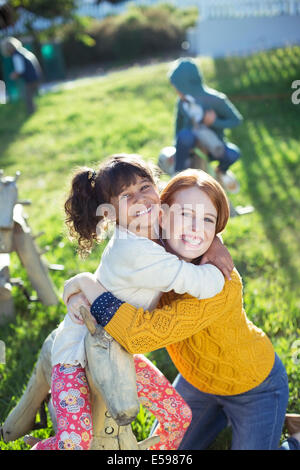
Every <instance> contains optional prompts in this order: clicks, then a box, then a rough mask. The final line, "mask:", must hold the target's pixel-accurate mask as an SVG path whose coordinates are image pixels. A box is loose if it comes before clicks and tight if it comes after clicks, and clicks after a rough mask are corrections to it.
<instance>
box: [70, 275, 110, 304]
mask: <svg viewBox="0 0 300 470" xmlns="http://www.w3.org/2000/svg"><path fill="white" fill-rule="evenodd" d="M78 292H81V293H83V294H84V295H85V297H86V298H87V300H88V301H89V303H90V304H91V305H92V303H93V302H94V300H96V298H97V297H99V295H101V294H103V293H104V292H107V290H106V289H105V287H103V286H102V284H101V283H100V282H99V281H98V280H97V279H96V277H95V276H94V275H93V274H91V273H81V274H77V275H76V276H74V277H72V278H71V279H69V280H68V281H67V282H66V283H65V287H64V293H63V301H64V302H65V304H66V305H67V303H68V299H69V298H70V296H71V295H73V294H76V293H78Z"/></svg>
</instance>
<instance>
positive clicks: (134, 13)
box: [62, 5, 197, 67]
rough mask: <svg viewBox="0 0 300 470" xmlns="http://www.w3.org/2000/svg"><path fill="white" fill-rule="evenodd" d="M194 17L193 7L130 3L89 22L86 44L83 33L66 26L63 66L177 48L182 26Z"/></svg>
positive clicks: (141, 55) (119, 58) (156, 52)
mask: <svg viewBox="0 0 300 470" xmlns="http://www.w3.org/2000/svg"><path fill="white" fill-rule="evenodd" d="M196 19H197V9H195V8H189V9H188V8H187V9H184V10H178V9H176V8H174V7H171V6H168V5H160V6H155V7H135V6H131V7H130V8H129V9H128V11H127V12H126V13H124V14H121V15H117V16H109V17H106V18H105V19H103V20H102V21H93V22H92V23H91V24H90V26H89V27H88V28H87V29H86V30H85V31H84V35H85V37H88V38H89V43H90V45H88V44H86V43H85V42H83V41H82V37H83V34H78V31H77V30H76V28H74V27H72V26H69V27H67V28H66V29H65V31H64V38H63V41H62V48H63V54H64V58H65V62H66V65H67V67H70V66H80V65H87V64H91V63H97V62H107V61H126V60H131V59H135V58H141V57H147V56H154V55H158V54H161V53H166V52H169V51H174V50H178V49H179V48H180V47H181V43H182V41H183V40H184V38H185V31H186V28H187V27H188V26H190V25H192V24H193V23H195V21H196Z"/></svg>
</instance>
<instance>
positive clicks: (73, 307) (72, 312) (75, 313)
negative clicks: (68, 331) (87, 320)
mask: <svg viewBox="0 0 300 470" xmlns="http://www.w3.org/2000/svg"><path fill="white" fill-rule="evenodd" d="M81 305H84V307H86V308H87V309H88V310H89V309H90V303H89V301H88V300H87V298H86V297H85V295H83V294H82V293H79V294H74V295H72V296H71V297H70V298H69V300H68V302H67V309H68V315H69V317H70V318H71V320H72V321H73V322H74V323H77V324H78V325H83V324H84V321H83V320H82V317H81V314H80V311H79V308H80V306H81ZM95 321H96V320H95Z"/></svg>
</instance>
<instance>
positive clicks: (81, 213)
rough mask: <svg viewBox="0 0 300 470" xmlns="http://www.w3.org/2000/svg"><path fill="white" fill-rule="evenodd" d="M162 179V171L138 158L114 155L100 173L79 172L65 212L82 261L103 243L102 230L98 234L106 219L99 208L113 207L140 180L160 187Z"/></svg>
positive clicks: (84, 169)
mask: <svg viewBox="0 0 300 470" xmlns="http://www.w3.org/2000/svg"><path fill="white" fill-rule="evenodd" d="M158 175H159V169H158V168H156V167H155V166H154V165H152V164H149V163H146V162H145V161H144V160H143V159H142V158H141V157H140V156H139V155H136V154H116V155H112V156H110V157H109V158H108V159H107V160H106V161H105V162H104V163H102V164H101V165H100V166H99V168H98V170H97V171H95V170H93V169H91V168H88V167H80V168H79V169H77V170H76V171H75V173H74V176H73V179H72V182H71V190H70V192H69V195H68V197H67V200H66V202H65V204H64V208H65V213H66V219H65V221H66V225H67V227H68V230H69V234H70V237H71V239H72V240H77V242H78V252H79V255H80V256H81V257H85V256H87V255H88V254H89V253H90V252H91V250H92V247H93V244H94V242H95V241H97V242H99V240H101V229H100V230H99V228H98V230H97V226H98V224H99V222H101V221H102V220H103V219H104V216H103V215H97V208H98V207H99V206H100V205H101V204H110V203H111V200H112V198H113V197H117V196H118V195H119V194H120V193H121V192H122V191H124V189H125V188H126V187H128V186H130V185H131V184H135V181H136V178H137V177H139V176H140V177H143V178H147V179H148V180H149V181H151V183H153V184H156V183H157V179H158ZM98 227H99V226H98Z"/></svg>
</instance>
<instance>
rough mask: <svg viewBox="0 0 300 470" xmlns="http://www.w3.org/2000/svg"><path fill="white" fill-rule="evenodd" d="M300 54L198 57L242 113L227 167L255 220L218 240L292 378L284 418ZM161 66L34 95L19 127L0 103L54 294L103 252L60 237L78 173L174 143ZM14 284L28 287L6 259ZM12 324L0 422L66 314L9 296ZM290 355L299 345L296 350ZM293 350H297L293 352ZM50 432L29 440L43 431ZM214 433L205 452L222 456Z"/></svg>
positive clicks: (295, 327)
mask: <svg viewBox="0 0 300 470" xmlns="http://www.w3.org/2000/svg"><path fill="white" fill-rule="evenodd" d="M299 59H300V48H299V47H293V48H287V49H279V50H275V51H269V52H262V53H258V54H255V55H253V56H251V57H248V58H227V59H222V60H221V59H219V60H216V61H213V60H211V59H208V58H207V59H206V58H205V59H202V60H199V64H201V67H202V70H203V73H204V77H205V79H206V81H207V83H208V84H209V86H211V87H212V88H217V89H219V90H221V91H223V92H225V93H226V94H227V95H228V96H229V97H230V99H231V100H232V101H233V102H234V104H235V105H236V106H237V107H238V109H239V110H240V111H241V113H242V114H243V116H244V122H243V124H242V125H241V126H239V127H238V128H236V129H233V130H232V131H229V132H228V139H231V140H232V141H234V142H235V143H236V144H237V145H239V147H240V148H241V149H242V158H241V160H240V161H239V162H237V163H236V164H235V166H234V171H235V173H236V175H237V177H238V179H239V181H240V183H241V191H240V193H239V194H236V195H234V196H232V197H231V200H232V202H233V203H234V204H235V205H237V204H241V205H246V204H252V205H253V206H254V207H255V212H254V213H252V214H249V215H245V216H243V217H240V218H234V219H231V220H230V222H229V224H228V227H227V229H226V232H225V234H224V240H225V243H226V244H227V246H228V247H229V249H230V251H231V253H232V256H233V258H234V261H235V264H236V266H237V268H238V269H239V271H240V273H241V275H242V277H243V281H244V302H245V308H246V311H247V314H248V316H249V318H250V319H251V320H253V321H254V322H255V323H256V325H257V326H259V327H261V328H263V329H264V331H265V332H266V333H267V334H268V335H269V337H270V338H271V340H272V342H273V344H274V347H275V349H276V351H277V353H278V354H279V355H280V357H281V358H282V360H283V362H284V364H285V366H286V368H287V372H288V374H289V379H290V400H289V408H288V409H289V411H291V412H300V397H299V388H298V383H299V380H300V368H299V365H297V364H296V362H297V361H295V360H294V359H295V350H294V349H293V343H294V342H295V340H297V339H299V336H300V314H299V311H300V299H299V295H298V290H299V289H298V285H299V281H300V257H299V248H300V237H299V233H300V217H299V216H300V189H299V188H300V186H299V179H300V167H299V163H298V162H299V156H300V150H299V112H300V105H298V106H297V105H293V104H292V102H291V95H292V91H293V90H292V89H291V83H292V82H293V81H294V80H296V79H299V78H300V66H299V63H300V60H299ZM168 67H169V63H162V64H159V65H151V66H145V67H138V66H136V67H132V68H130V69H128V70H126V71H121V72H120V71H119V72H114V73H111V74H109V75H107V76H104V77H102V78H99V79H95V80H91V81H89V82H85V83H84V84H83V85H82V86H80V87H76V88H74V89H70V90H63V91H58V92H56V93H51V94H47V95H43V96H40V97H39V99H38V112H37V113H36V114H35V115H33V116H32V117H31V118H30V119H26V116H25V113H24V109H23V107H22V105H20V104H19V103H14V104H8V105H5V106H3V105H2V106H1V107H0V146H1V147H0V151H1V155H0V159H1V160H0V161H1V165H0V166H1V167H2V168H4V170H5V173H6V174H10V175H11V174H13V173H14V172H15V171H17V170H20V171H21V173H22V174H21V177H20V179H19V195H20V198H22V199H26V198H29V199H31V200H32V205H31V206H30V207H28V208H27V209H26V211H27V213H28V214H29V222H30V225H31V227H32V229H33V232H35V233H36V232H38V231H40V230H43V231H44V232H45V234H44V235H43V236H42V237H41V238H39V245H40V246H41V247H42V248H43V247H45V246H49V248H50V250H49V252H48V253H47V255H46V258H47V260H48V261H49V262H50V263H60V264H64V266H65V269H64V271H63V272H59V271H56V272H51V277H52V279H53V282H54V284H55V286H56V289H57V291H58V292H59V293H61V292H62V288H63V283H64V280H65V279H67V278H69V277H70V276H72V275H74V274H75V273H77V272H79V271H83V270H84V271H87V270H91V271H92V270H94V269H95V267H96V266H97V264H98V262H99V258H100V256H101V252H102V249H103V247H100V246H99V247H96V248H95V250H94V252H93V253H92V255H91V256H90V257H89V258H88V259H87V260H84V261H83V260H80V259H79V258H78V256H77V254H76V250H75V247H74V246H73V245H72V244H71V243H70V242H69V241H68V239H67V237H66V232H65V228H64V222H63V211H62V206H63V202H64V198H65V194H66V191H67V189H68V185H69V181H70V178H71V171H72V169H73V168H74V167H75V166H77V165H86V164H87V165H91V166H92V165H94V164H96V163H97V162H98V161H101V160H102V159H103V158H104V157H106V156H108V155H110V154H112V153H117V152H138V153H140V154H142V155H143V156H144V157H145V158H147V159H149V160H151V161H153V162H156V161H157V157H158V154H159V151H160V149H161V148H162V147H163V146H166V145H170V144H171V143H172V141H173V117H174V108H175V100H176V97H175V94H174V91H173V89H172V88H171V87H170V86H169V84H168V82H167V79H166V73H167V70H168ZM11 276H12V277H22V278H23V279H24V281H25V284H26V287H27V288H28V289H29V290H30V289H31V287H30V284H29V282H28V281H27V278H26V272H25V271H24V269H23V268H22V267H21V266H20V262H19V260H18V258H17V256H16V255H15V254H13V256H12V258H11ZM14 299H15V306H16V312H17V317H16V322H15V323H12V324H9V325H7V326H5V327H3V328H1V331H0V339H1V340H3V341H5V343H6V364H5V365H0V422H1V421H4V420H5V418H6V416H7V414H8V412H9V411H10V410H11V409H12V408H13V406H14V405H15V404H16V403H17V401H18V399H19V398H20V396H21V394H22V391H23V389H24V387H25V384H26V382H27V380H28V378H29V376H30V374H31V371H32V368H33V365H34V363H35V361H36V359H37V356H38V352H39V349H40V347H41V345H42V343H43V341H44V339H45V337H46V335H47V334H48V333H49V332H50V331H51V330H52V329H53V328H54V327H55V326H56V325H57V323H58V322H59V321H60V320H61V319H62V318H63V316H64V315H65V309H64V306H63V304H62V302H60V304H59V305H58V306H54V307H44V306H43V305H41V304H40V303H28V302H27V301H26V299H24V297H23V295H22V293H21V292H19V291H18V290H17V289H16V288H15V289H14ZM298 349H299V348H298ZM296 352H297V351H296ZM150 357H151V358H152V359H153V360H154V361H155V362H156V364H157V365H158V367H160V368H161V369H162V371H163V372H164V373H165V374H166V375H167V377H168V378H169V379H170V380H172V379H173V378H174V376H175V374H176V371H175V369H174V366H172V364H171V362H170V360H169V359H168V356H167V354H166V353H165V351H164V350H160V351H158V352H155V353H152V354H150ZM151 421H152V417H149V416H148V415H147V414H146V413H145V412H144V410H142V411H141V413H140V416H139V418H138V420H137V421H136V423H135V424H134V429H135V431H136V432H137V434H138V435H139V437H140V438H141V437H142V436H143V435H145V434H146V433H147V431H148V430H149V427H150V424H151ZM50 433H51V425H50V423H49V426H48V428H47V429H46V430H43V431H36V432H35V434H36V435H41V437H45V436H48V435H50ZM227 441H228V437H227V436H225V437H221V439H219V441H218V443H217V444H215V446H214V448H224V447H225V448H226V446H227V445H228V444H227ZM0 448H1V449H20V448H27V447H26V446H25V445H24V444H23V443H22V440H21V439H19V440H18V441H16V442H14V443H9V444H7V445H6V444H4V443H0Z"/></svg>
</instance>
